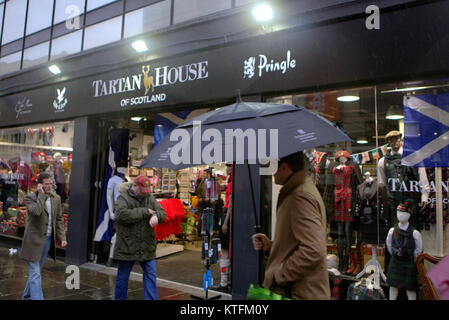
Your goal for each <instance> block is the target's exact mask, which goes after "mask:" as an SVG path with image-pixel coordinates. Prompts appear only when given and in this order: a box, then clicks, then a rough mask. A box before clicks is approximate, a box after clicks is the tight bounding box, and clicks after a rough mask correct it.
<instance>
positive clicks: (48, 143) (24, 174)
mask: <svg viewBox="0 0 449 320" xmlns="http://www.w3.org/2000/svg"><path fill="white" fill-rule="evenodd" d="M17 104H20V106H21V110H22V112H24V113H25V112H26V113H33V112H36V111H37V110H34V109H33V108H35V107H36V106H33V101H30V100H29V99H27V98H26V97H25V96H24V97H23V98H22V99H19V100H18V101H17ZM73 133H74V123H73V121H72V122H59V123H47V124H39V125H31V126H26V127H16V128H8V129H0V188H1V189H0V202H2V203H3V204H2V206H1V207H0V212H1V213H2V216H1V220H2V222H1V223H0V233H3V234H6V235H10V236H16V237H23V233H24V231H25V225H26V219H27V208H26V206H25V204H24V198H25V196H26V195H27V194H29V193H31V192H35V191H36V188H37V182H36V178H37V176H38V174H39V173H40V172H44V171H47V172H49V173H50V174H51V175H52V176H53V178H54V185H53V188H54V191H55V192H56V193H57V194H58V195H59V196H60V197H61V204H62V213H63V216H64V220H63V221H64V229H65V231H66V232H67V221H68V219H67V218H68V212H69V210H68V203H69V202H68V200H69V178H70V171H71V162H72V152H73ZM57 245H58V244H57Z"/></svg>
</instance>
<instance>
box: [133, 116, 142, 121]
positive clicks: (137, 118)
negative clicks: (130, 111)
mask: <svg viewBox="0 0 449 320" xmlns="http://www.w3.org/2000/svg"><path fill="white" fill-rule="evenodd" d="M131 120H132V121H140V120H142V117H131Z"/></svg>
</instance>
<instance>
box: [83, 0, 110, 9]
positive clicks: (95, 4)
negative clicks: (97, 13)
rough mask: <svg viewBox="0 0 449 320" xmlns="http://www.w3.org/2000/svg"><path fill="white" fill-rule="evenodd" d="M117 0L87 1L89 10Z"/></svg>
mask: <svg viewBox="0 0 449 320" xmlns="http://www.w3.org/2000/svg"><path fill="white" fill-rule="evenodd" d="M115 1H117V0H88V1H87V11H90V10H93V9H95V8H98V7H101V6H104V5H106V4H108V3H111V2H115Z"/></svg>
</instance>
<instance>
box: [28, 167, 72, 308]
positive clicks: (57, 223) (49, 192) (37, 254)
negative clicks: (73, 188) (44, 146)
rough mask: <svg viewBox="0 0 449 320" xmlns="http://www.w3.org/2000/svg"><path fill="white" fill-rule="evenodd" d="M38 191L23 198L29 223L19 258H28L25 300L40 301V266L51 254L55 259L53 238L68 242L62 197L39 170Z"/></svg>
mask: <svg viewBox="0 0 449 320" xmlns="http://www.w3.org/2000/svg"><path fill="white" fill-rule="evenodd" d="M37 182H38V186H37V191H36V192H33V193H30V194H29V195H27V196H26V197H25V200H24V202H25V205H26V207H27V212H28V222H27V225H26V229H25V234H24V236H23V241H22V249H21V251H20V257H21V258H22V259H24V260H26V261H28V281H27V284H26V287H25V291H24V293H23V297H22V298H23V299H24V300H43V299H44V296H43V293H42V285H41V282H42V281H41V279H42V278H41V269H42V266H43V265H44V263H45V259H46V258H47V254H50V256H51V257H53V259H56V248H55V243H56V239H58V240H59V241H61V245H62V247H65V246H66V245H67V242H66V237H65V232H64V219H63V216H62V209H61V198H60V197H59V196H58V195H57V194H56V193H55V191H53V178H52V176H51V175H50V174H49V173H48V172H42V173H40V174H39V176H38V178H37Z"/></svg>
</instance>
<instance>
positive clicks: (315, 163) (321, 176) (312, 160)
mask: <svg viewBox="0 0 449 320" xmlns="http://www.w3.org/2000/svg"><path fill="white" fill-rule="evenodd" d="M304 155H305V156H306V158H307V160H308V167H309V171H310V173H311V177H312V180H313V182H314V183H315V185H316V187H317V189H318V191H319V192H320V194H321V196H323V194H324V187H325V185H326V183H325V177H326V175H325V171H326V169H327V168H328V167H329V164H330V161H329V159H328V154H327V153H326V152H321V151H317V150H316V149H315V148H311V149H308V150H307V151H305V152H304Z"/></svg>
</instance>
